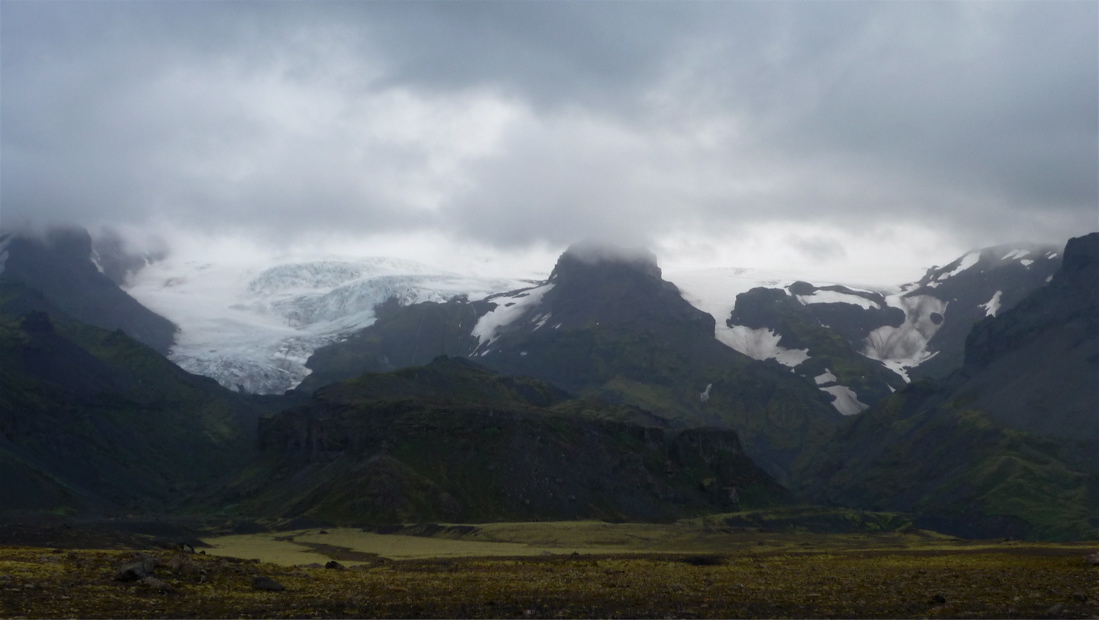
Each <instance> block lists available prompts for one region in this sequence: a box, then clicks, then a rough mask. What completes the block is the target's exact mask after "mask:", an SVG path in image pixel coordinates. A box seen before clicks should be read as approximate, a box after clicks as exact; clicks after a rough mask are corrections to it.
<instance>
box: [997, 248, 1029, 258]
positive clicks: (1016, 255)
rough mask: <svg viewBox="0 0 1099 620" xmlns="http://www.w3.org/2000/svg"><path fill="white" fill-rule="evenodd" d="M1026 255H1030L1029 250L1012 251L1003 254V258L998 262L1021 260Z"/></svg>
mask: <svg viewBox="0 0 1099 620" xmlns="http://www.w3.org/2000/svg"><path fill="white" fill-rule="evenodd" d="M1028 254H1030V250H1022V249H1019V250H1012V251H1011V252H1008V253H1007V254H1004V257H1003V258H1002V259H1000V260H1015V259H1016V258H1023V257H1024V256H1026V255H1028Z"/></svg>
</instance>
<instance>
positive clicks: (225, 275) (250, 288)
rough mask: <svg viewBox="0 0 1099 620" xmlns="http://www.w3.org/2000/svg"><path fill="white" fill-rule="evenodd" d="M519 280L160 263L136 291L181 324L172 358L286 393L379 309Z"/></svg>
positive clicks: (338, 263)
mask: <svg viewBox="0 0 1099 620" xmlns="http://www.w3.org/2000/svg"><path fill="white" fill-rule="evenodd" d="M529 284H530V282H529V281H526V280H520V279H515V278H483V277H467V276H462V275H459V274H455V273H448V272H445V271H439V270H433V269H431V268H429V267H427V266H425V265H422V264H419V263H415V262H411V261H405V260H399V259H393V258H367V259H355V260H321V261H310V262H296V263H285V264H276V265H228V264H219V265H214V264H204V263H199V262H186V263H176V262H172V261H162V262H158V263H155V264H153V265H149V266H148V267H146V268H145V269H142V270H141V271H140V272H138V273H137V274H136V275H135V276H134V278H133V280H132V282H131V284H130V286H129V288H128V291H129V293H130V294H131V295H132V296H133V297H135V298H136V299H138V300H139V301H140V302H141V303H142V304H144V305H146V306H147V307H149V308H151V309H153V310H155V311H156V312H159V313H161V314H163V315H164V316H166V317H169V318H170V319H171V320H172V321H173V322H175V323H176V324H177V325H179V327H180V333H179V336H178V339H177V343H176V345H175V347H173V348H172V351H171V354H170V358H171V359H172V360H173V361H174V362H176V363H177V364H179V365H180V366H182V367H183V368H185V369H186V370H188V371H190V372H194V373H197V374H201V375H206V376H209V377H213V378H214V379H217V381H218V382H220V383H221V384H222V385H224V386H226V387H228V388H231V389H234V390H238V391H243V392H250V393H258V394H274V393H281V392H284V391H286V390H288V389H291V388H293V387H295V386H296V385H298V384H299V383H300V382H301V380H302V379H303V378H304V377H305V376H306V375H307V374H308V373H309V369H308V368H306V367H305V362H306V360H308V358H309V356H310V355H311V354H312V353H313V351H314V350H315V349H316V348H317V347H319V346H321V345H324V344H327V343H330V342H333V341H336V340H340V339H342V338H343V337H345V336H346V335H348V334H350V333H351V332H354V331H356V330H358V329H361V328H363V327H366V326H368V325H371V324H372V323H373V322H374V320H375V316H374V307H375V306H376V305H378V304H381V303H383V302H385V301H386V300H388V299H396V300H397V301H398V303H400V304H401V305H408V304H412V303H418V302H424V301H445V300H447V299H450V298H453V297H455V296H461V295H465V296H467V297H468V298H470V299H480V298H483V297H485V296H488V295H490V294H493V293H497V292H500V291H507V290H514V289H516V288H519V287H522V286H529Z"/></svg>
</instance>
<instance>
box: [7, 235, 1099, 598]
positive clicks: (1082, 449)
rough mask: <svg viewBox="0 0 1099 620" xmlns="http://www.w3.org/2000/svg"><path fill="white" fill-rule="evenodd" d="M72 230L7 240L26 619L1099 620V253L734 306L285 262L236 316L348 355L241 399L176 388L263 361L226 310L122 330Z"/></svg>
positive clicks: (991, 252)
mask: <svg viewBox="0 0 1099 620" xmlns="http://www.w3.org/2000/svg"><path fill="white" fill-rule="evenodd" d="M58 239H61V241H56V240H55V242H53V245H50V246H47V247H43V248H34V249H33V251H30V253H29V254H27V255H21V254H20V252H24V250H23V249H21V248H23V247H24V245H25V244H24V245H21V244H22V243H23V242H20V243H14V242H13V241H12V240H11V239H5V240H4V243H5V246H4V247H5V248H6V251H7V252H8V255H7V257H6V262H5V267H4V268H5V271H4V272H3V273H0V355H2V358H3V364H2V366H0V381H2V388H3V389H2V390H0V491H2V492H3V496H4V499H5V506H4V507H3V509H2V510H0V615H5V616H26V617H49V616H56V615H64V616H74V615H75V616H88V615H92V616H100V617H122V616H126V617H132V616H142V617H170V616H176V615H192V616H194V615H198V616H207V615H210V616H229V615H232V616H243V617H258V616H279V617H283V616H295V617H321V616H323V617H334V616H358V615H370V616H378V617H408V616H455V615H458V616H472V617H482V616H524V617H590V616H633V617H665V616H669V615H671V616H677V617H687V616H691V617H725V616H757V617H788V616H804V615H812V616H821V617H828V616H838V617H847V616H874V617H894V616H912V615H920V616H949V617H957V616H971V617H1036V616H1061V615H1064V616H1085V617H1086V616H1090V615H1094V614H1095V613H1096V611H1099V609H1097V608H1096V607H1095V601H1099V592H1097V591H1095V589H1094V588H1095V585H1094V584H1095V583H1096V582H1095V579H1094V572H1095V567H1094V566H1091V565H1088V564H1086V563H1085V562H1084V560H1083V558H1084V556H1085V555H1088V554H1089V553H1093V552H1094V551H1095V549H1094V546H1095V541H1096V540H1099V533H1097V532H1099V530H1097V528H1099V513H1097V512H1096V509H1095V506H1097V505H1099V501H1097V500H1099V461H1097V459H1096V454H1099V420H1096V418H1095V416H1094V412H1095V411H1096V406H1097V403H1099V381H1096V380H1095V379H1096V378H1097V377H1099V233H1097V234H1092V235H1088V236H1086V237H1079V238H1075V239H1072V240H1070V241H1069V242H1068V243H1067V244H1066V246H1065V247H1064V248H1063V250H1060V249H1058V251H1056V252H1054V251H1052V250H1049V249H1047V248H1044V247H1037V246H1033V247H1032V246H1025V247H1024V246H1020V247H1015V246H1010V247H1007V246H998V247H994V248H985V249H984V250H979V251H974V252H971V253H968V254H966V255H964V256H962V257H959V259H957V260H956V261H954V262H952V263H950V264H948V265H946V266H944V267H935V268H932V269H929V270H928V272H927V275H926V276H925V277H924V278H923V279H922V280H920V281H919V282H917V283H912V284H911V285H906V286H903V287H901V288H900V289H898V290H895V291H893V292H890V291H878V290H871V289H868V288H865V287H851V286H845V285H841V284H832V283H820V284H811V283H808V282H804V281H800V280H796V279H792V280H791V281H788V282H787V281H779V280H768V281H766V282H751V283H748V282H747V281H746V280H743V278H741V276H742V275H743V274H736V273H733V274H732V278H731V279H729V278H727V280H728V282H727V284H728V288H727V289H725V290H723V291H716V292H715V293H714V294H713V295H712V296H711V297H709V298H708V300H706V299H704V297H706V295H707V292H706V291H705V290H701V289H700V288H699V281H698V280H696V281H695V282H694V284H690V285H689V287H690V288H689V289H681V288H680V287H678V286H677V285H676V284H673V283H672V282H670V281H669V280H667V279H665V277H664V275H663V272H662V271H661V269H660V267H659V266H658V265H657V264H656V262H655V258H654V257H653V256H652V255H651V254H649V253H647V252H645V251H640V250H623V249H607V248H601V247H592V246H586V245H583V244H581V245H578V246H574V247H573V248H570V250H569V251H567V252H565V253H564V254H562V255H561V257H560V258H559V259H558V262H557V264H556V265H555V267H554V269H553V271H552V272H551V273H550V275H549V277H548V278H547V279H545V280H542V281H526V282H519V281H513V282H511V283H510V284H507V283H503V284H502V283H501V282H500V281H492V282H490V281H488V280H480V281H477V282H473V281H471V280H462V281H461V286H459V284H457V283H458V282H459V280H446V282H448V283H446V284H445V285H444V284H440V283H441V282H443V280H440V279H439V276H438V274H434V275H432V274H424V273H420V276H422V277H420V279H416V278H411V279H410V278H409V277H406V276H408V274H407V273H406V274H405V275H404V276H401V277H400V278H398V280H399V282H398V280H394V279H393V277H395V274H396V273H397V272H398V271H404V272H407V271H416V270H417V269H419V268H418V267H414V266H410V265H408V264H398V263H393V262H386V261H375V262H372V263H336V262H329V263H324V264H313V265H304V264H298V265H295V266H283V267H271V266H268V267H265V268H264V269H260V270H257V271H254V272H248V274H247V275H248V277H247V278H245V279H240V278H237V276H234V278H237V279H236V280H234V282H235V284H234V285H233V286H238V285H241V284H242V283H244V284H245V285H246V288H247V289H248V290H249V291H251V292H252V293H254V294H255V295H259V297H257V298H254V299H253V300H252V301H251V302H248V304H251V305H247V304H246V305H244V306H242V305H240V304H241V303H244V302H243V301H241V299H238V300H237V301H238V303H237V307H235V308H232V310H233V312H237V313H240V312H246V313H250V314H249V316H250V317H251V318H249V319H247V321H245V322H248V321H251V322H252V324H253V325H254V326H255V325H260V323H257V322H256V321H259V320H260V319H258V318H257V317H261V318H262V321H267V323H264V324H265V325H268V326H272V325H273V326H276V327H278V329H279V330H291V331H293V330H299V331H300V330H306V331H309V330H314V331H312V332H310V333H312V334H313V335H314V336H317V337H318V338H320V339H319V340H310V341H308V342H306V341H304V340H303V341H301V343H303V344H302V346H303V347H304V348H302V349H300V350H297V352H295V353H294V354H293V357H294V360H296V361H294V363H293V365H289V366H287V365H283V366H279V368H281V370H280V371H279V372H278V373H275V374H267V375H264V376H265V377H267V378H266V379H264V380H265V381H266V380H268V379H269V380H270V381H272V382H271V383H262V382H259V383H257V382H256V381H253V379H250V378H248V375H247V373H248V372H250V371H247V370H242V369H245V368H246V367H247V365H248V363H252V362H255V363H257V364H260V365H262V364H265V363H267V362H262V360H261V359H260V358H258V357H257V358H248V356H250V355H252V352H253V349H252V348H250V346H251V345H249V346H248V347H244V348H242V349H240V350H239V351H238V353H240V354H241V355H242V356H243V357H239V358H235V361H232V362H230V361H227V358H226V359H223V360H222V361H224V362H225V363H224V364H222V363H221V362H216V363H215V364H214V366H217V367H218V368H221V369H222V370H226V371H231V372H230V374H232V373H240V372H244V373H245V374H235V375H232V376H234V377H236V378H235V379H233V381H235V382H236V385H234V386H227V385H225V383H226V380H225V377H227V376H229V375H224V376H221V375H218V376H216V377H208V376H201V375H199V374H193V373H192V372H189V371H188V368H190V370H192V371H193V370H202V371H203V372H206V370H203V368H204V367H202V368H200V367H199V366H188V367H187V368H181V367H180V365H178V364H177V363H176V362H179V361H180V359H181V358H180V355H183V354H184V353H181V352H184V351H188V350H192V351H198V350H199V349H197V348H193V347H192V348H191V349H188V348H187V347H188V346H191V345H188V344H186V343H188V342H191V343H194V342H198V340H194V338H195V333H196V332H194V331H193V330H194V329H197V328H198V327H200V326H201V325H207V327H209V328H210V331H209V333H207V334H206V335H205V336H203V337H204V338H207V339H209V340H208V342H206V344H202V345H201V346H202V347H214V346H218V347H221V346H223V345H224V346H227V347H230V348H231V347H233V346H236V345H235V344H234V343H238V344H239V343H240V342H244V341H248V340H249V338H251V336H248V335H247V334H244V336H242V338H244V340H240V341H238V340H234V339H233V338H234V336H232V334H234V333H235V332H234V329H236V328H234V327H233V326H232V321H229V322H225V321H224V320H223V319H225V316H227V315H219V314H218V312H220V310H218V309H217V304H213V302H210V303H211V304H213V305H210V306H205V307H204V308H203V309H202V311H201V312H204V313H206V314H205V315H204V316H205V317H206V318H204V319H203V321H207V323H202V322H201V321H200V322H193V323H188V322H187V321H186V320H183V321H179V324H180V325H181V326H182V327H183V330H182V331H181V332H175V333H176V335H175V336H173V338H178V340H175V342H176V343H177V344H176V345H173V348H171V350H170V351H169V356H168V357H166V356H165V355H164V347H165V340H164V338H165V334H167V333H171V329H168V328H166V327H165V326H166V325H174V324H175V323H174V322H173V321H176V320H178V319H179V318H180V317H181V316H183V315H176V316H173V317H170V318H172V321H170V322H165V321H166V319H163V317H160V316H159V315H157V314H155V313H153V312H152V311H151V310H149V309H147V308H145V307H144V306H142V305H140V304H137V302H136V301H134V300H133V298H131V297H128V296H127V297H126V299H130V300H131V301H132V302H133V304H137V305H131V304H130V302H125V306H124V307H126V308H129V309H130V310H128V311H127V312H126V313H124V314H122V315H119V316H117V317H112V315H111V314H110V312H109V309H110V308H111V307H114V306H115V305H116V304H118V303H121V302H118V301H117V300H118V299H122V298H120V297H118V296H119V295H127V293H126V292H125V290H124V289H123V288H122V287H119V286H118V285H117V284H116V283H114V282H113V281H111V280H110V279H109V278H107V276H106V274H105V272H103V271H101V270H99V269H96V267H95V265H94V263H93V262H92V260H91V256H90V255H88V256H85V252H86V251H88V248H90V247H92V246H91V243H92V242H91V241H90V240H89V239H88V238H87V237H86V236H84V235H80V234H77V233H71V234H68V235H67V236H66V235H62V236H59V237H58ZM65 240H68V241H65ZM65 243H71V244H73V245H70V246H66V245H65ZM66 248H67V249H66ZM63 250H64V251H63ZM28 257H29V258H28ZM81 257H83V258H81ZM31 258H33V261H32V260H31ZM131 262H134V261H131ZM135 264H136V263H135ZM32 267H33V269H32ZM146 268H147V267H146ZM201 271H202V270H201V269H199V270H196V271H194V273H193V274H192V275H191V277H192V278H200V277H201V276H200V272H201ZM246 271H247V270H246ZM156 273H157V272H156V271H155V270H150V271H147V272H146V274H145V277H150V278H151V277H152V276H151V275H150V274H154V275H155V274H156ZM242 273H243V272H242ZM163 275H164V272H160V275H159V276H156V277H155V278H153V279H150V280H148V282H154V281H156V280H157V279H160V277H161V276H163ZM711 275H712V274H711ZM725 275H726V276H730V274H729V273H726V274H725ZM62 276H63V277H64V278H68V279H70V280H73V281H79V282H83V283H84V284H83V285H81V286H79V287H73V288H72V289H60V288H57V287H53V288H51V287H50V286H45V285H41V280H42V279H46V280H48V281H49V282H53V281H54V280H55V279H57V278H61V277H62ZM238 276H239V274H238ZM219 277H220V276H219ZM418 277H419V276H418ZM387 278H388V279H387ZM737 278H741V280H739V281H738V282H739V283H737V282H734V281H733V280H736V279H737ZM712 281H716V280H712ZM161 282H162V283H164V282H165V281H164V280H161ZM218 282H221V284H218ZM224 282H225V280H224V279H221V280H219V279H218V278H214V280H213V281H211V282H206V283H203V284H201V285H198V286H196V285H194V284H191V285H189V286H190V287H191V288H187V286H188V285H185V284H183V283H178V284H173V285H171V286H166V287H164V291H163V295H164V297H163V300H170V299H174V300H176V301H173V302H170V303H169V302H168V301H164V302H162V304H161V305H160V306H158V308H161V309H164V308H171V307H172V305H173V304H175V303H177V302H178V301H179V299H182V298H181V297H178V296H176V297H173V296H174V295H177V294H178V293H179V291H190V292H188V293H186V294H185V295H184V297H186V296H187V295H198V292H199V291H202V290H206V291H210V290H212V289H211V288H209V287H211V286H214V285H217V286H222V285H223V284H224ZM385 282H388V284H385ZM471 282H472V283H473V284H475V286H474V287H473V288H470V287H469V286H466V285H469V284H471ZM89 283H90V284H89ZM760 283H762V284H764V286H756V285H755V284H760ZM497 284H500V285H501V286H504V287H505V288H508V287H510V288H508V290H506V291H503V292H500V291H495V290H494V287H495V286H496V285H497ZM516 284H517V285H518V286H513V285H516ZM505 285H506V286H505ZM387 286H388V287H390V288H386V287H387ZM178 287H183V288H178ZM204 287H206V288H204ZM341 287H345V288H341ZM346 287H350V288H346ZM393 287H396V288H393ZM401 287H404V288H401ZM137 288H140V286H139V287H137ZM398 288H399V289H400V291H403V292H399V294H397V293H394V291H397V289H398ZM171 289H178V290H171ZM740 289H744V290H740ZM130 290H131V291H135V290H136V289H135V288H134V287H133V286H131V287H130ZM87 291H98V292H97V293H94V294H92V293H88V292H87ZM105 291H106V292H105ZM379 291H381V292H379ZM387 291H388V292H387ZM444 291H445V294H444ZM473 291H479V292H478V293H477V294H476V295H470V294H468V293H469V292H473ZM390 293H393V294H390ZM734 293H735V294H734ZM146 294H148V295H152V293H149V292H146ZM158 294H159V293H158ZM199 297H200V296H199ZM199 297H194V299H195V300H197V299H199ZM219 303H220V302H219ZM730 303H732V305H731V306H730V305H729V304H730ZM153 305H154V306H155V305H156V304H153ZM187 312H188V313H190V316H192V317H198V316H199V314H201V313H200V312H199V311H198V310H194V309H192V310H188V311H187ZM104 316H107V317H112V321H113V322H112V321H106V320H105V319H103V317H104ZM219 316H220V318H218V317H219ZM263 317H265V318H263ZM262 321H261V322H262ZM149 326H158V327H157V329H156V330H154V331H148V329H147V328H149ZM213 326H216V328H215V327H213ZM337 328H338V329H337ZM264 329H266V328H264ZM189 330H191V331H190V333H189ZM333 330H334V331H333ZM341 330H343V331H341ZM200 331H201V330H200ZM276 332H278V330H275V331H269V333H267V335H265V336H263V337H264V338H268V340H270V338H269V336H271V335H272V334H276ZM278 333H282V332H278ZM285 333H286V334H289V333H290V332H285ZM301 333H305V332H301ZM253 335H254V334H253ZM276 335H277V334H276ZM299 335H300V334H299ZM322 336H323V337H322ZM281 337H282V336H279V338H281ZM294 337H297V336H294ZM249 342H251V341H249ZM270 342H275V341H274V340H271V341H270ZM280 342H282V341H280ZM180 345H182V347H181V348H175V347H179V346H180ZM280 346H281V345H280ZM219 350H220V349H219ZM226 350H228V349H226ZM207 352H209V353H218V352H217V351H212V350H208V351H207ZM218 354H219V355H220V353H218ZM263 355H267V354H266V353H263ZM215 358H216V355H215V356H214V357H207V358H204V359H207V361H209V360H213V359H215ZM246 358H247V359H252V362H248V363H245V361H247V359H246ZM196 359H197V358H196ZM287 359H289V358H287ZM242 360H243V361H242ZM933 360H943V361H942V362H941V363H940V364H939V365H938V366H927V364H928V363H930V362H931V361H933ZM268 361H269V360H268ZM203 363H205V362H203ZM200 366H201V364H200ZM211 368H212V367H211ZM219 372H220V371H219ZM280 373H281V374H280ZM211 374H216V373H211ZM295 377H296V378H295ZM253 378H255V377H253ZM298 380H300V381H301V383H300V384H298V385H297V387H294V388H293V389H288V388H290V387H292V386H293V385H294V383H295V382H296V381H298ZM262 385H266V386H267V387H261V386H262ZM269 388H270V389H269ZM259 392H274V393H259ZM169 547H173V550H169ZM135 558H137V560H135ZM153 560H155V562H153ZM127 561H130V562H135V561H136V562H138V564H140V565H142V566H144V563H145V562H146V561H148V562H152V563H153V564H155V565H156V566H158V567H159V568H155V571H154V572H153V576H154V577H155V578H154V579H152V580H150V579H146V578H145V577H142V578H141V579H140V580H137V581H118V580H116V579H114V578H113V576H112V575H113V574H114V571H116V570H118V568H119V567H120V565H122V564H125V563H126V562H127ZM330 562H337V563H339V564H340V565H341V566H342V567H343V569H344V570H340V569H339V568H324V566H325V565H326V564H328V563H330ZM153 564H150V565H153ZM173 565H174V568H169V567H170V566H173ZM180 566H190V567H191V568H187V569H182V568H180ZM257 575H258V576H259V577H264V578H270V579H273V580H275V581H278V582H279V583H280V584H282V585H283V587H284V589H283V590H281V591H268V590H263V589H262V587H265V586H262V587H261V586H255V587H254V586H253V583H257V584H265V583H267V582H266V581H264V580H263V579H258V581H254V580H256V579H257ZM256 587H260V588H261V589H255V588H256ZM46 593H48V594H46Z"/></svg>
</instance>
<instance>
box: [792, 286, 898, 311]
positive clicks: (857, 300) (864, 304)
mask: <svg viewBox="0 0 1099 620" xmlns="http://www.w3.org/2000/svg"><path fill="white" fill-rule="evenodd" d="M797 298H798V301H800V302H801V303H803V304H854V305H856V306H859V307H861V308H865V309H867V310H873V309H875V308H880V307H881V305H879V304H878V303H876V302H874V301H871V300H869V299H867V298H865V297H861V296H859V295H852V294H850V293H841V292H839V291H824V290H816V291H813V293H812V294H811V295H797Z"/></svg>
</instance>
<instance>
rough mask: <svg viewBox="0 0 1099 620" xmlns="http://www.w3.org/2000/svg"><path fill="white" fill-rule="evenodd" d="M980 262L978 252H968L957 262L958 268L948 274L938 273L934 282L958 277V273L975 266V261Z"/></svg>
mask: <svg viewBox="0 0 1099 620" xmlns="http://www.w3.org/2000/svg"><path fill="white" fill-rule="evenodd" d="M979 260H981V253H980V252H970V253H969V254H966V255H965V256H963V257H962V258H961V260H960V261H959V262H958V266H957V267H955V268H954V270H953V271H951V272H950V273H940V274H939V275H938V277H937V278H935V279H936V280H945V279H947V278H950V277H953V276H956V275H958V274H959V273H961V272H963V271H965V270H966V269H969V268H970V267H972V266H973V265H976V264H977V261H979Z"/></svg>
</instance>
